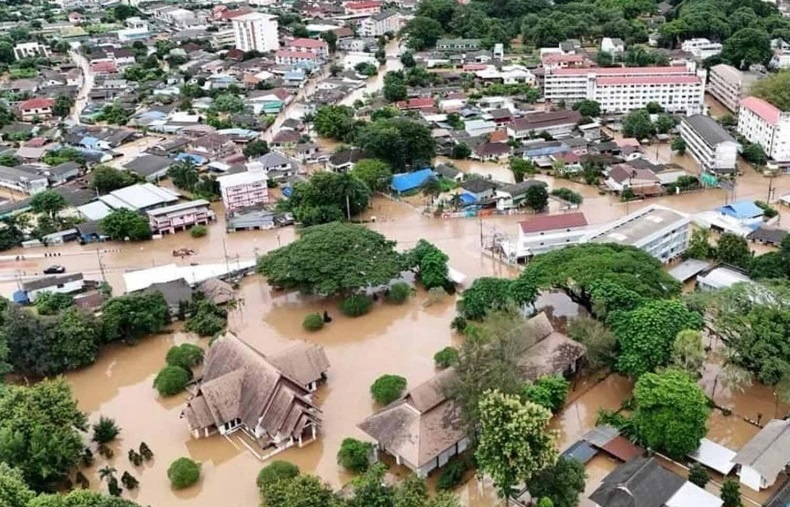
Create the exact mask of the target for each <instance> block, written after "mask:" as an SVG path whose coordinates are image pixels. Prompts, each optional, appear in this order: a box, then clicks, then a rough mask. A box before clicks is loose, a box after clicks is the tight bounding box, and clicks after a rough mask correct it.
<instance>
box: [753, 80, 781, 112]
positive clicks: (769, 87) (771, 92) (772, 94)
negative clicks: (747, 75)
mask: <svg viewBox="0 0 790 507" xmlns="http://www.w3.org/2000/svg"><path fill="white" fill-rule="evenodd" d="M788 90H790V71H788V70H781V71H779V72H778V73H776V74H771V75H769V76H767V77H766V78H765V79H761V80H759V81H757V82H756V83H755V84H754V86H752V88H751V94H752V95H754V96H755V97H760V98H761V99H765V100H767V101H768V102H770V103H771V104H773V105H774V106H776V107H778V108H779V109H781V110H782V111H788V110H790V92H788Z"/></svg>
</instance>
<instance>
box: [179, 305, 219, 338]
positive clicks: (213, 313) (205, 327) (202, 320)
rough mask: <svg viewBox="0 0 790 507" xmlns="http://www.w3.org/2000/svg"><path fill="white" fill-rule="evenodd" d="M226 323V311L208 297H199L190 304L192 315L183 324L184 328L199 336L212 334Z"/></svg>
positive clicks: (217, 332)
mask: <svg viewBox="0 0 790 507" xmlns="http://www.w3.org/2000/svg"><path fill="white" fill-rule="evenodd" d="M227 325H228V312H227V310H225V309H224V308H220V307H219V306H217V304H216V303H214V302H213V301H211V300H210V299H199V300H197V301H196V302H194V303H193V304H192V315H191V316H190V317H189V318H188V319H187V321H186V324H184V330H185V331H189V332H192V333H197V334H198V335H199V336H214V335H216V334H219V333H221V332H222V331H224V330H225V327H227Z"/></svg>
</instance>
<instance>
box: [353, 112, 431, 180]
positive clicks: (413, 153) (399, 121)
mask: <svg viewBox="0 0 790 507" xmlns="http://www.w3.org/2000/svg"><path fill="white" fill-rule="evenodd" d="M354 142H355V144H356V145H357V146H359V147H360V148H361V149H362V150H363V151H364V152H365V153H367V154H368V155H369V156H371V157H373V158H377V159H379V160H382V161H384V162H386V163H388V164H389V165H390V167H392V170H393V171H394V172H401V171H404V170H416V169H422V168H423V167H428V166H430V162H431V159H432V158H433V156H434V155H435V150H436V143H435V142H434V140H433V136H432V135H431V129H429V128H428V127H426V126H424V125H422V124H420V123H417V122H415V121H413V120H410V119H407V118H388V119H382V120H378V121H375V122H373V123H370V124H368V125H366V126H364V127H362V128H361V129H360V130H359V132H358V133H357V134H356V137H355V139H354Z"/></svg>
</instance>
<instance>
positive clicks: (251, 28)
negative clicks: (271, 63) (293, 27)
mask: <svg viewBox="0 0 790 507" xmlns="http://www.w3.org/2000/svg"><path fill="white" fill-rule="evenodd" d="M231 22H232V23H233V32H234V35H235V40H236V49H240V50H241V51H244V52H247V51H253V50H254V51H260V52H261V53H265V52H267V51H275V50H277V49H278V48H279V47H280V41H279V39H278V38H277V17H276V16H272V15H269V14H262V13H260V12H251V13H249V14H245V15H243V16H237V17H235V18H233V19H232V20H231Z"/></svg>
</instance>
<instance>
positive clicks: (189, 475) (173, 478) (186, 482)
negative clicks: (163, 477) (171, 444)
mask: <svg viewBox="0 0 790 507" xmlns="http://www.w3.org/2000/svg"><path fill="white" fill-rule="evenodd" d="M167 478H168V479H170V485H171V486H172V487H173V489H184V488H188V487H189V486H191V485H193V484H195V483H196V482H197V481H198V480H199V479H200V464H198V463H195V462H194V461H192V460H191V459H189V458H178V459H177V460H175V461H174V462H172V463H171V464H170V466H169V467H168V468H167Z"/></svg>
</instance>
